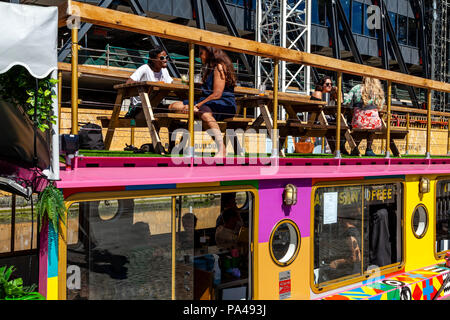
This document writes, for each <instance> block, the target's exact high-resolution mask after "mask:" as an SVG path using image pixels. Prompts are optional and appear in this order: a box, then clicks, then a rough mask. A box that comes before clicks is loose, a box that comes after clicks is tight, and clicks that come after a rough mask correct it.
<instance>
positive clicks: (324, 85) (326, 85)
mask: <svg viewBox="0 0 450 320" xmlns="http://www.w3.org/2000/svg"><path fill="white" fill-rule="evenodd" d="M326 93H329V94H330V102H329V103H330V105H335V104H336V102H337V88H336V87H333V83H332V81H331V78H330V77H329V76H324V77H322V78H321V79H320V80H319V81H318V82H317V83H316V85H315V91H314V92H313V94H312V95H311V100H318V101H322V100H323V95H324V94H326ZM325 117H326V119H327V121H328V122H329V123H336V118H335V117H334V116H331V115H326V116H325ZM328 143H329V144H330V143H331V144H333V142H332V141H328ZM330 147H332V146H331V145H330ZM340 150H341V153H342V154H345V155H349V153H348V151H347V149H346V148H345V139H341V144H340Z"/></svg>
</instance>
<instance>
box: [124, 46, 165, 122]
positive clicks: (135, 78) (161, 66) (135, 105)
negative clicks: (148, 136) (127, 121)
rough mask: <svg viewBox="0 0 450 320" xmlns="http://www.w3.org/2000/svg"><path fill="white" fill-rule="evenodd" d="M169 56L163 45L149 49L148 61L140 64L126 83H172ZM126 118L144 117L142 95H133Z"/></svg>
mask: <svg viewBox="0 0 450 320" xmlns="http://www.w3.org/2000/svg"><path fill="white" fill-rule="evenodd" d="M168 58H169V56H168V55H167V53H166V51H164V50H163V49H162V48H161V47H156V48H153V49H151V50H150V51H149V59H148V63H147V64H144V65H142V66H140V67H139V68H138V69H137V70H136V71H135V72H134V73H133V74H132V75H131V76H130V78H129V79H128V80H127V82H126V83H133V82H141V81H162V82H165V83H172V82H173V79H172V77H171V76H170V75H169V72H168V71H167V59H168ZM125 117H126V118H141V117H143V112H142V102H141V99H140V97H132V98H131V104H130V109H129V111H128V113H127V115H126V116H125Z"/></svg>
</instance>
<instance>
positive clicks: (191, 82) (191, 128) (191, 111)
mask: <svg viewBox="0 0 450 320" xmlns="http://www.w3.org/2000/svg"><path fill="white" fill-rule="evenodd" d="M194 49H195V48H194V44H193V43H192V42H190V43H189V123H188V127H189V135H190V140H189V141H190V145H189V156H191V157H193V156H194V151H195V150H194V143H195V140H194V139H195V137H194V85H195V84H194V72H195V70H194V63H195V60H194V59H195V56H194V53H195V50H194Z"/></svg>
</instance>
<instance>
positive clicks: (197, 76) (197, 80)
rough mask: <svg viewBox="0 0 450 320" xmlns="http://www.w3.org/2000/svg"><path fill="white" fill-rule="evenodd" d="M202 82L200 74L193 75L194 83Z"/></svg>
mask: <svg viewBox="0 0 450 320" xmlns="http://www.w3.org/2000/svg"><path fill="white" fill-rule="evenodd" d="M201 82H202V75H201V74H200V73H196V74H194V83H201Z"/></svg>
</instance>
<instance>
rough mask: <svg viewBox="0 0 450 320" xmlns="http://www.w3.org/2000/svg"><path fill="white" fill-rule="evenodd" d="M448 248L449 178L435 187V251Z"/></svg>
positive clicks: (449, 230) (449, 236) (449, 224)
mask: <svg viewBox="0 0 450 320" xmlns="http://www.w3.org/2000/svg"><path fill="white" fill-rule="evenodd" d="M448 250H450V180H443V181H438V183H437V187H436V253H442V252H445V251H448Z"/></svg>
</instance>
